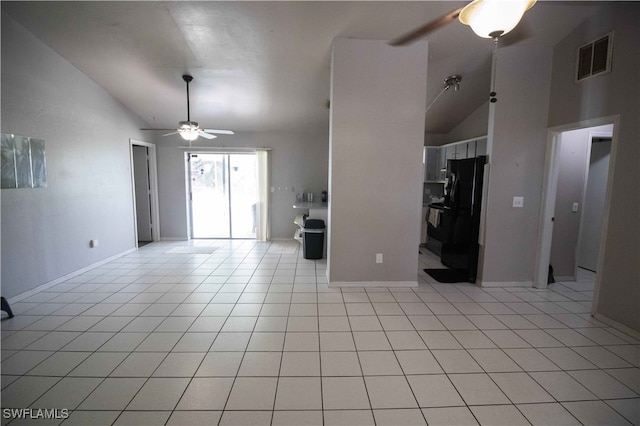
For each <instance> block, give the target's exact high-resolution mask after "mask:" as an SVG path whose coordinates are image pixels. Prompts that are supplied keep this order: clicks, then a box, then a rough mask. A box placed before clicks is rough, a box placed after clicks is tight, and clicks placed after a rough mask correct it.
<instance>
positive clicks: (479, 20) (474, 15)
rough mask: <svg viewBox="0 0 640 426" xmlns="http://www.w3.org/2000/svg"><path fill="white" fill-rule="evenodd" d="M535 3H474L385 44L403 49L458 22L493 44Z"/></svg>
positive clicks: (505, 0)
mask: <svg viewBox="0 0 640 426" xmlns="http://www.w3.org/2000/svg"><path fill="white" fill-rule="evenodd" d="M535 2H536V0H474V1H472V2H471V3H469V4H467V5H466V6H465V7H461V8H459V9H455V10H452V11H450V12H447V13H445V14H444V15H442V16H440V17H439V18H437V19H434V20H433V21H431V22H428V23H426V24H425V25H423V26H421V27H419V28H416V29H415V30H413V31H410V32H408V33H406V34H403V35H401V36H400V37H397V38H395V39H393V40H391V41H390V42H389V44H390V45H391V46H404V45H407V44H410V43H413V42H415V41H417V40H418V39H420V38H422V37H425V36H427V35H428V34H430V33H432V32H433V31H435V30H437V29H439V28H441V27H444V26H445V25H448V24H450V23H451V22H453V21H455V20H456V19H458V20H459V21H460V22H462V23H463V24H465V25H469V26H470V27H471V29H472V30H473V31H474V32H475V33H476V34H477V35H478V36H480V37H483V38H492V39H493V40H494V41H495V42H496V43H497V40H498V39H499V38H500V37H502V36H504V35H505V34H507V33H508V32H510V31H511V30H513V29H514V28H515V27H516V26H517V25H518V23H519V22H520V19H522V16H523V15H524V13H525V12H526V11H527V10H529V9H530V8H531V6H533V4H534V3H535Z"/></svg>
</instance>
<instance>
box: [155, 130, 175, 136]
mask: <svg viewBox="0 0 640 426" xmlns="http://www.w3.org/2000/svg"><path fill="white" fill-rule="evenodd" d="M154 130H155V129H154ZM163 130H176V129H163ZM178 133H179V132H171V133H166V134H164V135H162V136H170V135H177V134H178Z"/></svg>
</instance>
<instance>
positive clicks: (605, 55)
mask: <svg viewBox="0 0 640 426" xmlns="http://www.w3.org/2000/svg"><path fill="white" fill-rule="evenodd" d="M612 43H613V33H609V34H607V35H605V36H603V37H600V38H598V39H597V40H594V41H592V42H590V43H587V44H584V45H582V46H580V47H578V58H577V66H576V81H581V80H584V79H586V78H589V77H591V76H594V75H599V74H603V73H607V72H610V71H611V49H612Z"/></svg>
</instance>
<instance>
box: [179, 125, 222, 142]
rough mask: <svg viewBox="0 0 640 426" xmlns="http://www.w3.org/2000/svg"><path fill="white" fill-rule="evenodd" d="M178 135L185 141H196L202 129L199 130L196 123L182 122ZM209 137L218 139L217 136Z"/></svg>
mask: <svg viewBox="0 0 640 426" xmlns="http://www.w3.org/2000/svg"><path fill="white" fill-rule="evenodd" d="M178 133H179V134H180V136H181V137H182V139H184V140H185V141H194V140H196V139H197V138H198V136H199V135H200V129H199V128H198V123H196V122H195V121H181V122H180V127H179V128H178ZM209 136H213V137H214V138H215V137H216V136H215V135H209Z"/></svg>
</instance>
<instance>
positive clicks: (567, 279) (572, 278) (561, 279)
mask: <svg viewBox="0 0 640 426" xmlns="http://www.w3.org/2000/svg"><path fill="white" fill-rule="evenodd" d="M553 278H555V280H556V282H557V283H559V282H570V281H575V280H576V277H574V276H573V275H571V276H567V277H553Z"/></svg>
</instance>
